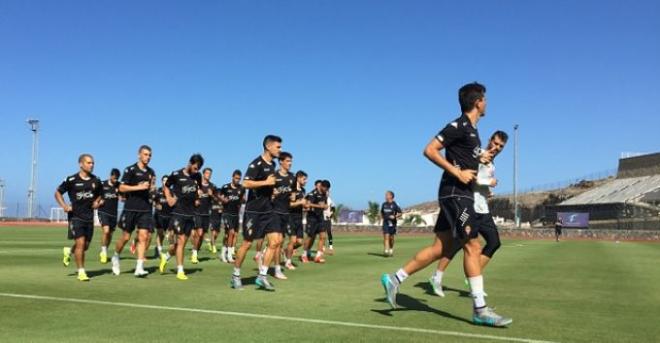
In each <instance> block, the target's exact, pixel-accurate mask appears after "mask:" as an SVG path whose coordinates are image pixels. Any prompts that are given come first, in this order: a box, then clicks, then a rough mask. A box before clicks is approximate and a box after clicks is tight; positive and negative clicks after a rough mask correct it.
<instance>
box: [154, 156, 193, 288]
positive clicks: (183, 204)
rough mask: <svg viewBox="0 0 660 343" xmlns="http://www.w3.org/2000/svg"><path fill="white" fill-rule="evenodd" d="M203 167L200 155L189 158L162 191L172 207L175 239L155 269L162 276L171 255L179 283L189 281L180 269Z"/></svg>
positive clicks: (171, 221)
mask: <svg viewBox="0 0 660 343" xmlns="http://www.w3.org/2000/svg"><path fill="white" fill-rule="evenodd" d="M203 165H204V157H202V155H200V154H194V155H192V156H190V159H189V160H188V165H186V167H184V168H182V169H179V170H175V171H173V172H172V174H170V176H169V177H168V178H167V182H166V183H165V187H163V191H164V193H165V197H166V198H167V203H168V204H169V205H170V206H172V218H171V219H170V226H171V227H172V229H173V230H174V234H175V235H176V239H175V242H174V244H170V249H169V251H168V252H167V253H165V254H162V255H160V265H159V267H158V269H159V270H160V272H161V274H162V273H165V267H166V266H167V261H169V259H170V257H171V256H172V255H175V256H176V278H177V279H179V280H188V276H187V275H186V273H185V271H184V269H183V252H184V249H185V247H186V242H187V241H188V238H190V233H191V232H192V230H193V229H194V228H195V226H196V225H195V212H196V210H195V204H197V202H198V200H199V192H198V191H199V186H200V185H201V183H202V176H201V175H200V174H199V170H200V169H201V168H202V166H203Z"/></svg>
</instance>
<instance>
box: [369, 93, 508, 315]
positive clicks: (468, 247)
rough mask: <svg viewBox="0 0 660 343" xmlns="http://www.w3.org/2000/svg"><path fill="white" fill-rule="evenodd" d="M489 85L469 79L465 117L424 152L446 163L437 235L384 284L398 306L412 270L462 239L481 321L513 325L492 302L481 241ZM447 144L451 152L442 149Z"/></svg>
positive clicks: (463, 101) (383, 279)
mask: <svg viewBox="0 0 660 343" xmlns="http://www.w3.org/2000/svg"><path fill="white" fill-rule="evenodd" d="M485 93H486V88H485V87H484V86H482V85H480V84H478V83H476V82H475V83H471V84H467V85H465V86H463V87H461V89H460V90H459V92H458V94H459V102H460V105H461V112H462V115H461V117H459V118H457V119H456V120H454V121H452V122H451V123H449V124H448V125H447V126H446V127H445V128H444V129H442V130H441V131H440V132H439V133H438V134H437V135H436V136H435V137H433V139H432V140H431V141H430V142H429V143H428V145H427V146H426V148H425V150H424V155H425V156H426V158H428V159H429V160H430V161H431V162H433V163H434V164H435V165H437V166H439V167H440V168H442V169H444V173H443V175H442V180H441V182H440V189H439V192H438V198H439V199H438V201H439V205H440V209H441V211H440V216H439V217H438V220H437V222H436V225H435V230H434V231H435V234H436V237H435V241H434V242H433V244H432V245H431V246H428V247H426V248H424V249H422V250H420V251H419V252H418V253H417V254H416V255H415V257H414V258H413V259H412V260H410V261H408V262H407V263H406V264H405V265H404V266H403V267H402V268H401V269H399V270H398V271H396V272H395V273H393V274H383V275H382V277H381V284H382V285H383V287H384V289H385V294H386V298H387V301H388V302H389V304H390V305H391V306H392V308H396V307H397V303H396V295H397V293H398V291H399V286H400V284H401V283H403V282H404V281H405V280H406V279H407V278H408V276H409V275H412V274H414V273H416V272H418V271H419V270H421V269H423V268H425V267H427V266H428V265H429V264H431V263H433V262H434V261H436V260H438V259H440V258H441V257H442V256H446V255H443V254H447V253H451V252H452V251H453V249H454V247H453V246H452V245H453V244H454V242H456V241H457V242H456V243H457V244H458V245H459V246H462V247H463V249H464V251H465V258H464V263H463V265H464V269H465V275H466V276H467V277H468V281H469V283H470V288H471V290H472V291H471V293H472V300H473V309H474V310H473V315H472V321H473V322H474V323H475V324H477V325H489V326H497V327H501V326H507V325H509V324H511V322H512V321H513V320H512V319H510V318H505V317H502V316H500V315H498V314H497V313H495V311H494V310H493V309H491V308H490V307H487V306H486V299H485V297H484V286H483V277H482V275H481V267H480V264H479V259H480V255H481V246H480V245H479V240H478V230H477V228H476V227H475V226H474V216H475V215H474V194H473V192H472V184H473V181H474V179H475V176H476V173H477V168H478V167H479V158H480V154H481V143H480V141H479V133H478V131H477V128H476V125H477V122H478V121H479V119H480V118H481V117H482V116H484V115H485V112H486V96H485ZM442 149H445V150H446V157H445V156H442V154H441V153H440V150H442Z"/></svg>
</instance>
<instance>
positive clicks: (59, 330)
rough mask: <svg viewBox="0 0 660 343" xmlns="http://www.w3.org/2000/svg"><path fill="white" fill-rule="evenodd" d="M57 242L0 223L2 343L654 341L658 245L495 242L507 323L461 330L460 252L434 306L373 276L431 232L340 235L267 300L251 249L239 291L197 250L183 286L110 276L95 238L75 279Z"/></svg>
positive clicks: (491, 282)
mask: <svg viewBox="0 0 660 343" xmlns="http://www.w3.org/2000/svg"><path fill="white" fill-rule="evenodd" d="M65 234H66V229H65V228H56V227H0V293H1V294H0V342H28V341H29V342H118V341H127V342H131V341H135V342H156V341H158V342H168V341H183V340H189V341H193V340H194V341H200V342H216V341H220V342H227V341H232V342H257V341H260V342H311V341H313V342H340V341H351V342H362V341H372V342H490V341H502V340H503V341H507V340H519V341H521V340H529V341H530V342H531V341H536V340H543V341H553V342H657V341H658V340H660V324H659V323H660V244H657V243H633V242H622V243H615V242H604V241H564V242H560V243H555V242H553V241H521V240H504V242H503V246H502V248H501V250H500V251H499V252H498V253H497V255H496V256H495V258H494V259H493V261H492V263H491V265H490V266H489V268H488V269H487V270H486V272H485V274H484V275H485V286H486V291H487V292H488V294H489V297H488V298H487V301H488V303H489V306H495V307H496V309H497V311H498V312H501V313H502V314H505V315H507V316H511V317H513V319H514V322H513V324H512V325H511V326H510V327H509V328H505V329H494V328H486V327H477V326H474V325H472V324H470V322H469V321H470V318H471V300H470V298H469V296H468V294H467V292H466V290H465V286H464V285H463V276H462V262H461V258H459V257H457V259H456V261H454V263H453V264H452V266H450V267H449V270H448V271H447V273H446V276H445V285H446V286H447V287H448V289H447V290H446V291H445V293H446V294H447V296H446V297H445V298H439V297H437V296H434V295H432V294H431V293H430V290H429V287H428V284H427V280H428V277H429V276H430V274H431V273H432V268H431V267H429V268H427V269H426V270H424V271H422V272H420V273H418V274H416V275H413V276H412V277H410V278H409V279H408V280H406V282H405V283H404V284H403V285H402V287H401V293H400V294H399V305H400V306H401V307H402V308H401V309H398V310H394V311H392V310H390V309H389V307H388V305H387V303H385V302H384V294H383V290H382V287H381V285H380V282H379V277H380V275H381V273H383V272H390V273H391V272H393V271H395V270H396V269H398V268H399V267H400V266H401V265H402V264H403V263H405V261H406V260H407V259H408V258H410V257H411V256H412V255H413V254H414V253H415V252H416V251H417V250H418V249H419V248H421V247H423V246H425V245H427V244H429V243H430V242H431V240H432V236H431V235H430V234H429V235H427V236H405V235H402V236H399V237H398V238H397V245H396V251H395V257H393V258H384V257H382V256H381V255H380V252H381V250H382V248H381V241H380V237H378V236H369V235H357V234H343V235H342V234H339V233H338V234H336V238H335V250H336V254H335V256H329V257H328V258H327V260H328V261H327V263H326V264H325V265H318V264H308V265H301V264H299V268H298V270H296V271H290V272H286V274H287V276H288V277H289V280H286V281H278V280H273V279H271V280H273V283H274V284H275V287H276V291H275V292H273V293H268V292H264V291H258V290H256V289H255V288H254V285H251V284H249V283H250V279H249V278H250V277H252V276H254V275H256V265H255V263H254V261H253V260H252V259H251V257H252V256H253V254H254V252H251V253H250V259H249V260H247V261H246V263H245V265H244V267H243V275H242V276H243V278H245V279H247V280H246V281H247V283H248V285H246V289H245V290H244V291H242V292H238V291H235V290H232V289H230V288H229V277H230V274H231V266H230V265H228V264H222V263H221V262H219V260H218V259H216V258H214V256H212V255H211V254H210V253H208V252H207V251H206V250H204V251H202V252H201V253H200V258H201V260H202V261H201V263H200V264H198V265H192V264H190V263H189V262H188V261H186V270H187V272H188V273H189V277H190V279H189V280H187V281H179V280H176V278H175V275H174V273H173V272H172V271H169V272H168V273H167V274H165V275H160V274H159V273H158V271H157V270H156V267H157V261H156V260H149V261H148V262H147V264H146V266H147V267H148V268H149V270H151V271H154V273H152V274H151V275H149V277H147V278H146V279H137V278H135V277H134V276H133V275H132V273H131V271H132V269H133V267H134V265H135V261H134V259H133V257H132V256H131V255H130V253H129V252H128V249H126V251H125V253H124V254H123V260H122V272H123V273H124V274H122V275H120V276H119V277H116V276H113V275H112V274H111V273H110V265H109V264H106V265H101V264H100V263H99V262H98V251H99V245H98V240H99V238H100V237H99V236H100V235H99V232H98V231H97V232H96V234H95V237H94V242H93V244H92V246H91V248H90V250H89V253H88V258H87V260H88V263H87V266H86V269H87V271H88V274H90V276H92V280H91V281H90V282H88V283H83V282H79V281H77V280H76V278H75V267H74V265H75V263H74V262H73V261H72V263H71V266H69V267H68V268H65V267H63V266H62V263H61V258H62V256H61V254H62V247H63V246H65V245H69V244H70V243H69V241H67V240H66V239H65ZM118 236H119V233H118V232H116V233H115V236H114V237H113V239H116V238H117V237H118ZM152 251H153V250H152ZM188 253H189V252H188ZM150 254H151V251H150ZM187 260H188V258H187ZM169 267H170V268H174V267H175V263H174V261H170V264H169ZM17 296H21V297H17ZM22 296H28V297H22ZM35 296H36V297H35ZM41 297H47V298H41ZM132 305H135V306H132ZM255 315H266V317H258V316H255ZM300 319H304V320H305V321H303V320H300ZM337 322H340V323H337ZM397 328H398V330H397ZM474 335H479V336H474ZM498 338H501V339H502V340H498Z"/></svg>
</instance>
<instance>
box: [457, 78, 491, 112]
mask: <svg viewBox="0 0 660 343" xmlns="http://www.w3.org/2000/svg"><path fill="white" fill-rule="evenodd" d="M485 94H486V87H485V86H484V85H482V84H480V83H478V82H472V83H468V84H467V85H464V86H463V87H461V88H460V89H459V90H458V102H459V103H460V104H461V112H463V113H467V112H470V111H472V109H473V108H474V103H475V102H477V100H481V99H483V97H484V95H485Z"/></svg>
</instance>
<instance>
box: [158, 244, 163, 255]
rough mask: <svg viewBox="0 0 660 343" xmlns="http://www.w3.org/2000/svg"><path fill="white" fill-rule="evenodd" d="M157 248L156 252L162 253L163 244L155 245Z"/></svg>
mask: <svg viewBox="0 0 660 343" xmlns="http://www.w3.org/2000/svg"><path fill="white" fill-rule="evenodd" d="M157 249H158V253H159V254H162V253H163V246H162V245H159V246H158V247H157Z"/></svg>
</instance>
